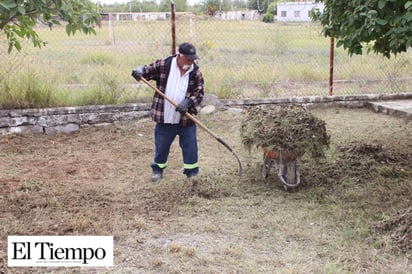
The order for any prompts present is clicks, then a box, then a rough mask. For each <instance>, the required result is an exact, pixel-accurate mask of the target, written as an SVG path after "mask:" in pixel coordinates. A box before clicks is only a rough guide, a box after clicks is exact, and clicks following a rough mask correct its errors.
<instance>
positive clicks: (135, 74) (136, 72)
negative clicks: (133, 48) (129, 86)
mask: <svg viewBox="0 0 412 274" xmlns="http://www.w3.org/2000/svg"><path fill="white" fill-rule="evenodd" d="M143 73H144V67H143V66H140V67H137V68H136V69H134V70H132V76H133V78H134V79H136V80H137V81H140V80H141V79H142V76H143Z"/></svg>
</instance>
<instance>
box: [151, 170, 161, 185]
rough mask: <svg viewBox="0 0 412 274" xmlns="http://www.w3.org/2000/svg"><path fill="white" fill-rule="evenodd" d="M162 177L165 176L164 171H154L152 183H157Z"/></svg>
mask: <svg viewBox="0 0 412 274" xmlns="http://www.w3.org/2000/svg"><path fill="white" fill-rule="evenodd" d="M162 178H163V173H160V172H153V173H152V178H151V180H152V183H157V182H159V181H160V179H162Z"/></svg>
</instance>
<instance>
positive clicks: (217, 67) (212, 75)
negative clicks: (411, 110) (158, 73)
mask: <svg viewBox="0 0 412 274" xmlns="http://www.w3.org/2000/svg"><path fill="white" fill-rule="evenodd" d="M131 15H132V14H130V15H127V14H123V15H122V16H119V15H115V14H106V15H105V16H103V17H102V18H103V19H104V20H102V23H101V26H100V27H99V28H97V29H96V31H97V34H96V35H91V36H86V35H83V34H76V35H75V36H67V35H66V33H65V30H64V26H61V27H56V28H54V29H53V30H52V31H50V30H49V28H48V27H46V26H38V27H37V28H36V31H38V33H39V35H40V37H42V38H43V40H45V41H47V43H48V44H47V45H46V46H45V47H43V48H42V49H37V48H33V46H32V45H31V44H30V41H25V43H24V45H23V50H22V51H21V52H16V51H13V52H12V53H11V54H7V44H6V42H5V41H1V43H0V47H1V48H0V65H1V68H2V69H1V71H0V80H1V79H3V80H4V79H11V80H12V81H15V82H16V81H17V82H18V81H23V80H24V79H26V80H27V77H25V76H24V75H27V74H31V75H32V78H30V79H32V80H33V79H35V81H42V82H46V83H48V84H50V85H53V86H57V87H58V90H61V91H66V93H65V94H81V93H84V94H86V93H85V90H86V89H88V90H90V89H92V90H93V92H94V93H99V92H103V93H111V96H113V97H116V102H121V103H124V102H135V101H146V100H150V97H151V95H152V91H149V90H148V88H147V87H144V85H143V84H139V83H136V81H135V80H134V79H133V78H132V77H131V76H130V73H131V70H132V69H133V68H135V67H136V66H138V65H143V64H148V63H150V62H152V61H154V60H155V59H158V58H162V57H165V56H167V55H169V54H171V53H172V31H171V29H172V28H171V20H170V16H169V15H168V14H163V15H162V14H161V13H159V14H157V15H156V14H155V15H153V14H152V15H151V16H138V17H132V16H131ZM159 16H160V17H159ZM162 16H163V17H162ZM131 18H134V19H133V20H129V19H131ZM175 28H176V44H177V45H178V44H179V43H181V42H184V41H189V42H191V43H193V44H194V45H195V46H196V48H197V50H198V55H199V56H200V60H198V64H199V66H200V67H201V70H202V72H203V75H204V78H205V82H206V89H205V91H206V92H207V93H212V94H216V95H217V96H218V97H220V98H262V97H293V96H312V95H320V96H326V95H328V94H329V92H330V87H329V80H330V79H329V77H330V63H331V58H330V39H329V38H325V37H323V36H322V35H321V34H320V33H321V27H320V25H318V24H315V23H310V22H299V23H291V22H289V23H282V22H275V23H263V22H261V21H259V20H247V19H246V20H245V19H244V18H242V16H239V18H234V19H233V18H232V20H221V19H218V18H210V17H207V16H195V15H193V14H191V13H177V14H176V22H175ZM0 38H1V36H0ZM411 71H412V53H411V51H409V52H407V53H404V54H400V55H398V56H396V57H393V58H391V59H387V58H385V57H381V56H377V55H374V54H370V55H363V56H352V57H350V56H348V54H347V53H346V52H345V51H343V50H342V49H341V48H337V49H335V56H334V58H333V72H334V76H333V93H332V94H333V95H356V94H376V93H402V92H410V91H411V87H412V75H411ZM0 91H1V89H0ZM65 96H66V97H67V96H70V95H65ZM73 96H74V95H73ZM86 101H87V100H86ZM74 103H76V102H74Z"/></svg>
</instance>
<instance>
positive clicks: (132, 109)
mask: <svg viewBox="0 0 412 274" xmlns="http://www.w3.org/2000/svg"><path fill="white" fill-rule="evenodd" d="M149 115H150V105H149V104H127V105H121V106H118V105H108V106H84V107H60V108H44V109H12V110H0V135H5V134H16V133H22V134H24V133H45V134H53V133H56V132H66V133H67V132H72V131H77V130H79V129H80V128H83V127H90V126H96V125H102V124H107V123H113V122H116V121H128V120H134V119H140V118H143V117H147V116H149Z"/></svg>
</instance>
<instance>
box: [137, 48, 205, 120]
mask: <svg viewBox="0 0 412 274" xmlns="http://www.w3.org/2000/svg"><path fill="white" fill-rule="evenodd" d="M175 57H176V55H173V56H169V57H167V58H165V59H159V60H156V61H155V62H153V63H151V64H149V65H146V66H144V70H143V71H144V73H143V77H144V78H146V79H147V80H154V81H156V86H157V88H158V89H159V90H160V91H161V92H163V93H164V92H165V90H166V84H167V79H168V76H169V72H170V66H171V64H172V59H173V58H175ZM193 66H194V67H193V71H191V72H190V74H189V85H188V87H187V92H186V97H190V98H191V99H192V100H193V102H194V105H193V106H192V107H191V108H190V109H189V111H188V112H189V113H190V114H192V115H196V114H197V109H196V107H198V106H200V103H201V102H202V99H203V95H204V90H203V88H204V80H203V76H202V73H201V72H200V70H199V66H198V65H197V64H195V63H193ZM166 95H167V94H166ZM151 113H152V119H153V121H155V122H156V123H164V99H163V97H162V96H160V95H159V94H158V93H155V94H154V95H153V102H152V108H151ZM179 125H181V126H190V125H194V122H193V121H192V120H190V119H189V118H187V117H186V116H185V115H182V118H181V119H180V123H179Z"/></svg>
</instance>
